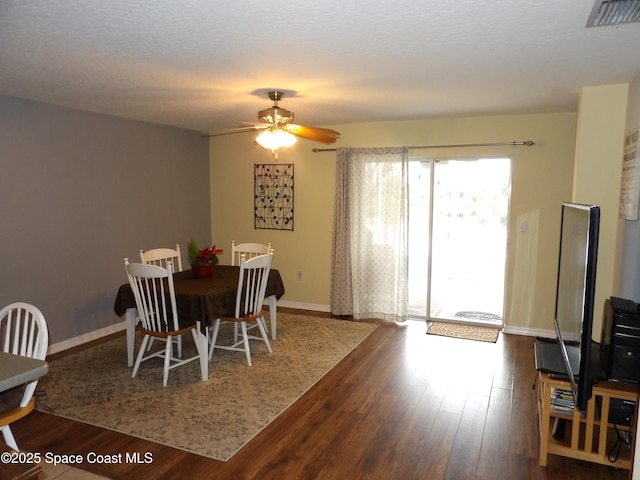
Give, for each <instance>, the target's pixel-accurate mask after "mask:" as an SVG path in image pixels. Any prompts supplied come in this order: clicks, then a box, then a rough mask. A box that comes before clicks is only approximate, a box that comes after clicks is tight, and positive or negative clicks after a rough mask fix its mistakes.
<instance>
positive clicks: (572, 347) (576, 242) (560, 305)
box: [554, 203, 602, 411]
mask: <svg viewBox="0 0 640 480" xmlns="http://www.w3.org/2000/svg"><path fill="white" fill-rule="evenodd" d="M599 230H600V208H599V207H597V206H595V205H579V204H575V203H563V204H562V223H561V233H560V254H559V261H558V283H557V287H556V308H555V322H554V323H555V329H556V334H557V340H558V343H557V344H558V345H559V346H560V348H561V351H562V358H563V359H564V363H565V367H566V373H567V376H568V377H569V380H570V383H571V388H572V390H573V398H574V403H575V406H576V408H578V409H580V410H583V411H584V410H586V408H587V402H588V401H589V399H590V398H591V394H592V387H593V383H594V382H596V381H597V380H598V379H600V378H602V375H601V373H600V371H599V370H600V362H599V357H598V344H597V343H596V342H594V341H593V339H592V333H593V314H594V303H595V292H596V265H597V261H598V234H599Z"/></svg>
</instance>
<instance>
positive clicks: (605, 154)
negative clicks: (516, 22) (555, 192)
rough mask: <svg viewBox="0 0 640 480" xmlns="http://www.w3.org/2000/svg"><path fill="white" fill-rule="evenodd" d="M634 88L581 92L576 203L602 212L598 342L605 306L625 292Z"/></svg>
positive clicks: (595, 327) (595, 318) (595, 321)
mask: <svg viewBox="0 0 640 480" xmlns="http://www.w3.org/2000/svg"><path fill="white" fill-rule="evenodd" d="M628 89H629V86H628V85H627V84H624V85H606V86H597V87H585V88H583V89H582V91H581V92H580V103H579V108H578V125H577V138H576V157H575V165H574V182H573V184H574V187H573V196H574V198H573V200H574V201H576V202H578V203H589V204H594V205H598V206H599V207H600V236H599V242H598V269H597V273H596V302H595V307H594V316H593V332H594V333H593V336H594V338H596V339H599V338H600V334H599V333H600V332H601V330H602V311H603V308H604V301H605V300H606V299H607V298H609V297H610V296H611V295H616V294H617V292H618V291H619V289H620V286H619V281H620V275H621V255H622V251H623V247H622V242H623V237H624V232H623V228H624V221H623V220H622V219H619V218H618V207H619V203H620V176H621V173H622V156H623V150H624V133H625V121H626V111H627V96H628Z"/></svg>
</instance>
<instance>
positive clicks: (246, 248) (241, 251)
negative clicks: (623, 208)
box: [231, 240, 273, 265]
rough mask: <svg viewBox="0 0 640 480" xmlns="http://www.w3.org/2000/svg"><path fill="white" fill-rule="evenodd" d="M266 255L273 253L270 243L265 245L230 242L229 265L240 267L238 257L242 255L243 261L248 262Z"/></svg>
mask: <svg viewBox="0 0 640 480" xmlns="http://www.w3.org/2000/svg"><path fill="white" fill-rule="evenodd" d="M267 253H273V249H272V248H271V243H267V244H266V245H264V244H262V243H236V241H235V240H233V241H232V242H231V265H240V257H241V256H242V255H244V258H245V260H250V259H252V258H253V257H257V256H260V255H266V254H267Z"/></svg>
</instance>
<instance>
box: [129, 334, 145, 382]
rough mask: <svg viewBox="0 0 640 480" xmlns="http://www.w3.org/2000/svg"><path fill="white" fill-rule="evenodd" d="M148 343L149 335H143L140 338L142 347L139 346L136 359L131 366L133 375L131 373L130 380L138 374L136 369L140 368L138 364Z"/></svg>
mask: <svg viewBox="0 0 640 480" xmlns="http://www.w3.org/2000/svg"><path fill="white" fill-rule="evenodd" d="M148 343H149V335H145V336H144V337H143V338H142V345H140V350H139V351H138V356H137V357H136V363H135V364H134V365H133V373H131V378H134V377H135V376H136V373H138V368H139V367H140V363H142V358H143V357H144V351H145V350H146V349H147V344H148Z"/></svg>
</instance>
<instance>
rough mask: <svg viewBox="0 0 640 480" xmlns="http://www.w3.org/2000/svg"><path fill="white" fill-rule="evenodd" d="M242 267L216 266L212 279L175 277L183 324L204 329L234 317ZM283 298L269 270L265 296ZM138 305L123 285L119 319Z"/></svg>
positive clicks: (187, 274)
mask: <svg viewBox="0 0 640 480" xmlns="http://www.w3.org/2000/svg"><path fill="white" fill-rule="evenodd" d="M239 273H240V267H232V266H231V265H216V268H215V271H214V273H213V276H212V277H210V278H195V277H194V276H193V273H192V272H191V270H185V271H184V272H178V273H175V274H174V275H173V284H174V288H175V292H176V306H177V308H178V319H179V322H180V324H181V325H184V324H192V323H193V322H194V321H200V322H201V325H202V326H203V327H205V326H207V325H210V324H212V323H213V322H214V321H215V320H216V318H220V317H232V316H233V315H234V313H235V312H234V310H235V306H236V292H237V290H238V275H239ZM271 295H275V296H276V298H280V297H282V295H284V284H283V283H282V277H280V272H278V270H274V269H271V270H270V271H269V281H268V283H267V291H266V294H265V296H266V297H269V296H271ZM135 306H136V302H135V298H134V297H133V292H132V291H131V286H130V285H129V283H125V284H123V285H121V286H120V289H119V290H118V295H117V296H116V301H115V304H114V306H113V310H114V311H115V312H116V314H117V315H118V316H122V315H124V314H125V312H126V311H127V309H128V308H134V307H135Z"/></svg>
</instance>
